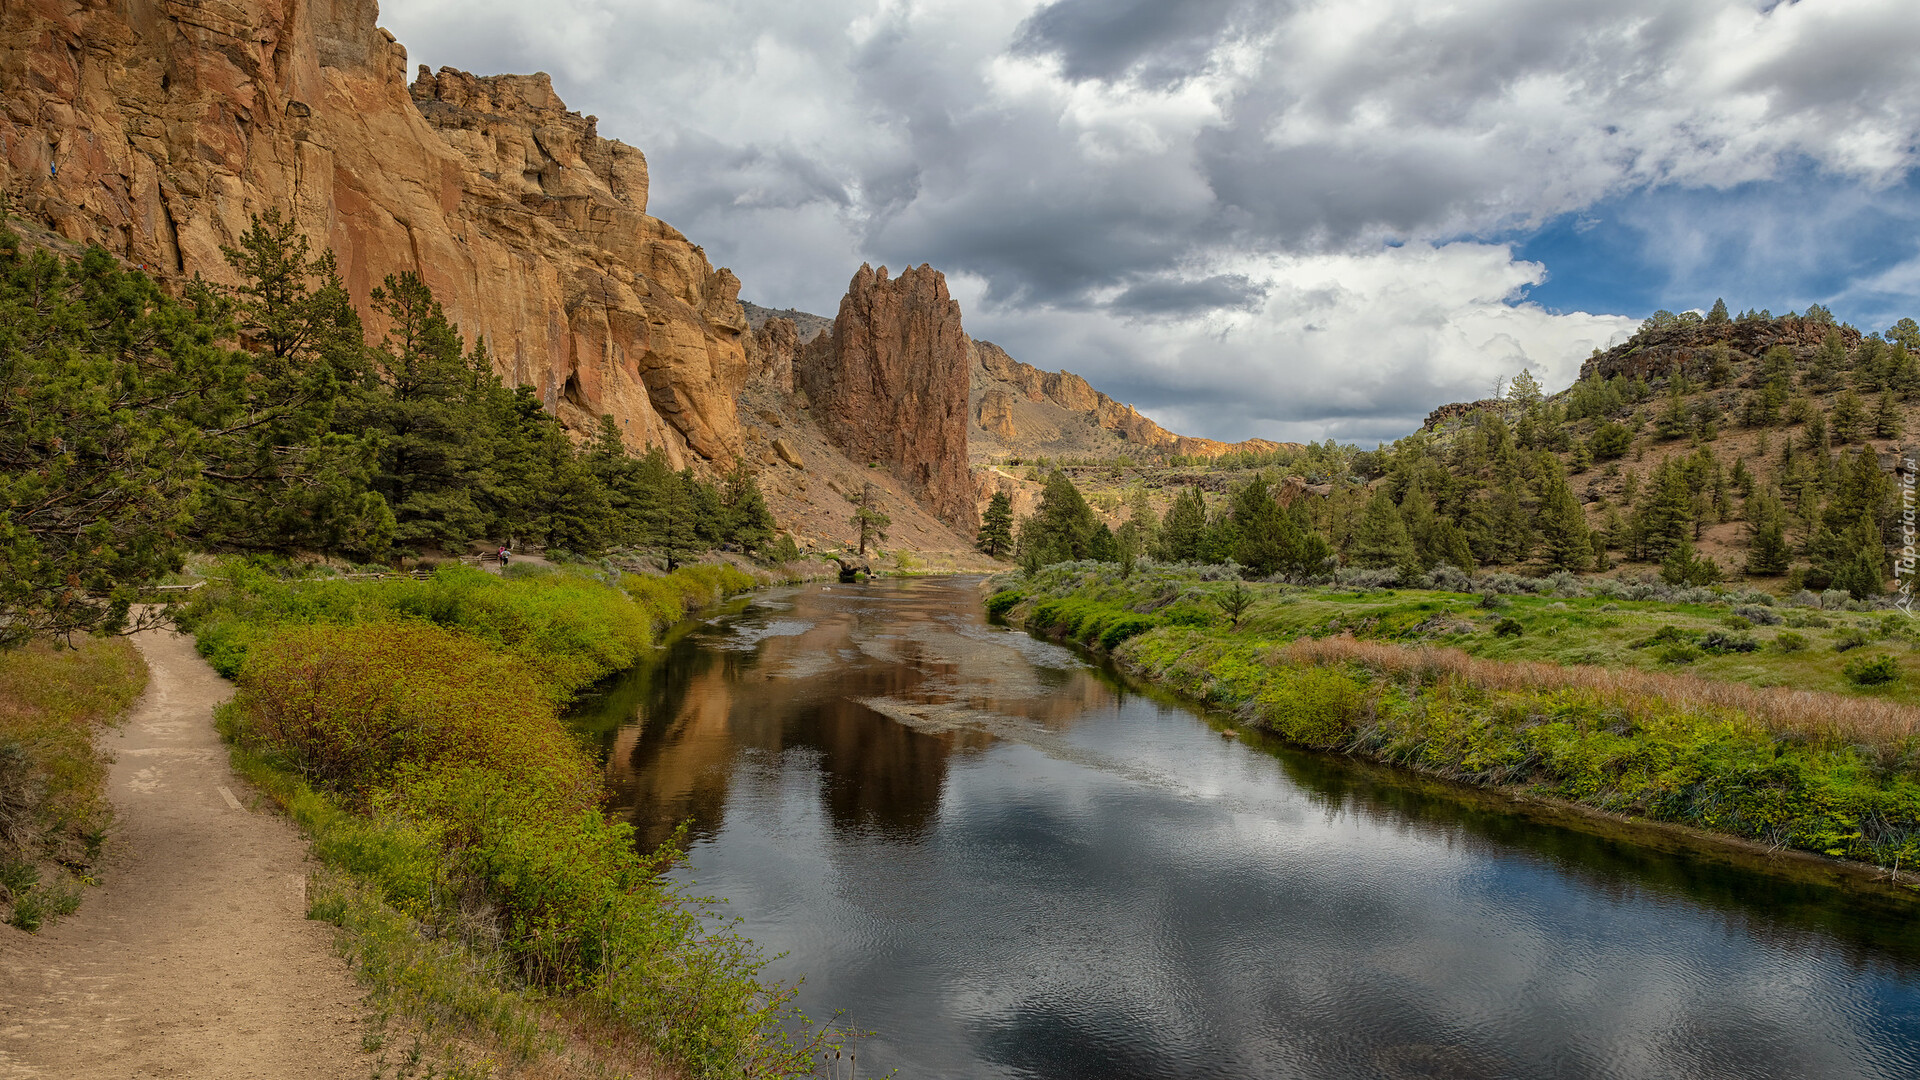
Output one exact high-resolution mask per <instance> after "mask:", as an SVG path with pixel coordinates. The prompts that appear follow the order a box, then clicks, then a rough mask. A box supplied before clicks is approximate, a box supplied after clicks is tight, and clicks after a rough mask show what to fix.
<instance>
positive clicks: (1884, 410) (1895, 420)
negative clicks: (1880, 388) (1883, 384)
mask: <svg viewBox="0 0 1920 1080" xmlns="http://www.w3.org/2000/svg"><path fill="white" fill-rule="evenodd" d="M1906 429H1907V425H1906V421H1905V419H1904V418H1903V417H1902V416H1901V415H1900V403H1899V401H1898V400H1897V399H1896V398H1895V397H1894V394H1893V391H1892V390H1888V391H1886V392H1884V393H1882V394H1881V395H1880V407H1879V408H1878V409H1876V410H1874V414H1873V434H1874V437H1875V438H1880V439H1897V438H1899V437H1900V436H1902V435H1904V434H1906Z"/></svg>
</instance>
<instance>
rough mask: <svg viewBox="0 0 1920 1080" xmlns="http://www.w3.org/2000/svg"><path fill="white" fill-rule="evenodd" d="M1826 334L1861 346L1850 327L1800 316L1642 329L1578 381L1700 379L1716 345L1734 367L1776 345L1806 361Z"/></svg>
mask: <svg viewBox="0 0 1920 1080" xmlns="http://www.w3.org/2000/svg"><path fill="white" fill-rule="evenodd" d="M1828 331H1838V332H1839V334H1840V340H1841V341H1842V343H1844V344H1845V345H1846V348H1847V351H1849V352H1851V351H1853V350H1854V349H1856V348H1858V347H1859V345H1860V331H1858V330H1855V329H1854V328H1853V327H1851V326H1835V325H1834V324H1832V323H1829V322H1824V321H1821V320H1818V319H1809V318H1807V317H1806V316H1804V315H1796V316H1792V317H1783V318H1778V319H1736V320H1734V321H1732V322H1723V323H1708V322H1694V323H1683V324H1680V325H1677V326H1670V327H1664V328H1657V329H1647V330H1642V331H1641V332H1640V333H1637V334H1635V335H1634V336H1633V337H1631V338H1628V339H1627V340H1626V341H1624V342H1621V343H1620V344H1618V345H1615V346H1614V347H1613V348H1611V349H1608V350H1607V351H1606V352H1603V353H1600V354H1598V355H1596V356H1593V357H1591V358H1589V359H1588V360H1587V362H1586V363H1584V364H1582V365H1580V377H1581V378H1583V379H1584V378H1586V377H1588V376H1589V375H1598V376H1599V377H1600V378H1602V379H1611V378H1613V377H1614V376H1615V375H1625V376H1626V377H1628V378H1629V379H1636V378H1641V379H1654V378H1659V377H1661V376H1663V375H1666V374H1668V373H1670V372H1672V371H1674V370H1676V369H1680V370H1686V371H1688V372H1689V373H1690V374H1704V373H1705V371H1706V365H1707V364H1708V363H1710V362H1711V361H1710V359H1709V354H1708V350H1709V349H1712V348H1713V347H1714V346H1715V345H1725V346H1727V348H1728V350H1729V358H1730V359H1731V360H1733V361H1734V362H1736V363H1738V362H1740V361H1742V360H1749V359H1754V358H1757V357H1759V356H1760V355H1761V354H1762V353H1764V352H1766V351H1768V350H1769V349H1772V348H1773V347H1775V346H1776V345H1783V346H1785V347H1786V348H1787V349H1788V350H1790V351H1791V352H1792V353H1793V356H1794V359H1795V360H1798V361H1806V360H1807V359H1809V358H1811V357H1812V356H1813V354H1814V351H1815V350H1816V349H1818V348H1819V347H1820V342H1821V341H1822V339H1824V338H1825V337H1826V336H1827V333H1828Z"/></svg>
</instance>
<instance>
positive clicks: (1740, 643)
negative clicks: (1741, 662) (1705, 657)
mask: <svg viewBox="0 0 1920 1080" xmlns="http://www.w3.org/2000/svg"><path fill="white" fill-rule="evenodd" d="M1700 649H1701V651H1703V652H1709V653H1750V652H1757V651H1759V649H1760V643H1759V642H1758V641H1755V640H1754V639H1753V635H1752V634H1736V633H1729V632H1727V631H1725V630H1709V631H1707V632H1706V633H1705V634H1702V635H1701V636H1700Z"/></svg>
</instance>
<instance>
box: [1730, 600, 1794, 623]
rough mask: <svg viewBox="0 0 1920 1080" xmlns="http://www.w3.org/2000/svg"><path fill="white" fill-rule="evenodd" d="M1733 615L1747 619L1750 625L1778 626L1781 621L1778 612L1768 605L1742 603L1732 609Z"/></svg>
mask: <svg viewBox="0 0 1920 1080" xmlns="http://www.w3.org/2000/svg"><path fill="white" fill-rule="evenodd" d="M1733 613H1734V615H1736V616H1738V617H1739V618H1742V619H1745V620H1747V623H1748V624H1749V625H1751V626H1778V625H1780V623H1781V622H1782V621H1784V620H1783V619H1782V618H1781V615H1780V613H1779V612H1777V611H1775V610H1773V609H1772V608H1770V607H1760V606H1758V605H1748V604H1743V605H1741V606H1739V607H1736V608H1734V609H1733Z"/></svg>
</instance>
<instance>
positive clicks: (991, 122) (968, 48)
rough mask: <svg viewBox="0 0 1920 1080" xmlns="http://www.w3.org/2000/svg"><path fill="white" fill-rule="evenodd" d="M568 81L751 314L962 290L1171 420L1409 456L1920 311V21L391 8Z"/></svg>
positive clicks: (1469, 2)
mask: <svg viewBox="0 0 1920 1080" xmlns="http://www.w3.org/2000/svg"><path fill="white" fill-rule="evenodd" d="M382 19H383V21H384V22H385V24H386V25H387V26H388V27H389V28H390V29H392V30H393V31H394V32H395V33H396V34H397V35H398V37H399V38H400V40H401V41H402V42H403V43H404V44H406V45H407V46H408V48H409V50H410V51H411V55H412V58H413V59H414V60H415V61H418V62H424V63H427V64H429V65H432V66H436V67H437V66H440V65H447V66H452V67H456V68H461V69H464V70H469V71H474V72H477V73H482V74H484V73H489V72H498V71H520V72H525V71H534V70H544V71H547V72H549V73H550V74H552V75H553V78H554V84H555V87H556V88H557V89H558V90H559V91H560V93H561V95H562V96H563V97H564V98H565V99H566V100H567V102H568V103H569V105H571V106H572V107H573V108H576V109H579V110H581V111H582V112H587V113H592V114H596V115H598V116H599V117H600V131H601V132H602V133H603V134H605V135H608V136H610V137H615V138H619V139H622V140H624V141H626V142H627V143H629V144H631V145H634V146H636V147H639V148H640V149H641V150H643V151H644V152H645V153H646V154H647V157H648V160H649V163H650V166H651V173H652V202H651V206H650V211H651V212H652V213H653V214H655V215H656V216H658V217H661V218H663V219H665V220H667V221H668V222H670V223H672V224H673V225H675V226H676V227H678V228H679V229H680V230H681V231H683V232H684V233H686V234H687V235H688V236H689V237H691V238H693V239H694V240H695V241H696V242H698V243H700V244H702V245H703V246H704V247H705V249H706V251H707V252H708V254H709V255H710V256H711V257H712V258H713V259H714V261H715V262H717V263H719V264H721V265H725V266H729V267H731V268H732V269H733V270H734V271H735V272H736V273H737V274H739V276H740V278H741V280H742V282H743V283H744V289H743V293H742V295H743V296H744V297H746V298H747V299H750V300H754V301H756V302H758V303H762V304H767V305H769V306H774V307H788V306H793V307H799V308H802V309H806V310H812V311H816V312H821V313H825V314H831V313H832V312H833V311H834V310H835V308H836V306H837V304H838V301H839V298H840V296H841V295H842V293H843V292H844V290H845V288H846V284H847V281H848V279H849V278H850V277H851V276H852V274H853V272H854V270H855V269H856V268H857V267H858V266H859V265H860V264H861V263H862V262H871V263H875V264H882V263H884V264H887V265H889V266H891V267H893V268H895V269H898V268H900V267H902V266H904V265H908V264H919V263H923V262H925V263H930V264H931V265H933V266H935V267H937V268H939V269H940V270H942V271H944V272H945V273H946V274H947V277H948V281H949V283H950V285H951V287H952V289H953V292H954V295H955V296H956V297H957V298H958V299H959V300H960V302H961V304H962V307H963V309H964V311H965V314H966V320H967V327H968V329H969V331H970V332H972V333H973V334H974V336H976V337H981V338H986V339H989V340H992V341H994V342H996V343H997V344H999V345H1001V346H1002V347H1004V348H1006V349H1007V350H1008V351H1009V352H1011V353H1012V354H1013V355H1014V356H1016V357H1019V358H1020V359H1022V360H1026V361H1027V362H1029V363H1033V364H1036V365H1039V366H1041V367H1043V368H1050V369H1058V368H1066V369H1069V370H1072V371H1076V372H1078V373H1080V374H1082V375H1084V376H1086V377H1087V378H1088V379H1089V380H1090V381H1092V382H1093V384H1094V385H1095V386H1097V387H1099V388H1101V389H1103V390H1105V391H1107V392H1108V393H1110V394H1113V395H1114V396H1115V397H1118V398H1120V399H1121V400H1124V401H1130V402H1132V403H1134V404H1136V405H1137V406H1139V407H1140V408H1141V409H1142V410H1143V411H1145V412H1146V413H1147V414H1148V415H1150V416H1152V417H1154V418H1155V419H1156V420H1159V421H1160V422H1161V423H1163V424H1166V425H1167V426H1169V427H1171V428H1173V429H1174V430H1177V431H1182V432H1186V433H1190V434H1196V435H1207V436H1212V437H1216V438H1223V439H1238V438H1244V437H1248V436H1255V435H1258V436H1264V437H1268V438H1281V439H1304V438H1313V439H1319V438H1324V437H1334V438H1338V439H1341V440H1354V441H1359V442H1371V441H1376V440H1382V439H1392V438H1395V437H1397V436H1399V435H1401V434H1404V433H1406V432H1407V431H1409V430H1412V429H1413V428H1414V427H1416V426H1418V424H1419V423H1420V421H1421V419H1422V418H1424V416H1425V415H1426V413H1427V412H1428V411H1429V410H1430V409H1432V408H1433V407H1435V406H1436V405H1439V404H1443V403H1445V402H1448V401H1455V400H1463V399H1471V398H1475V397H1479V396H1481V395H1483V394H1484V393H1485V392H1486V390H1487V388H1488V387H1490V386H1491V385H1492V384H1493V381H1494V380H1495V379H1496V378H1499V377H1502V376H1511V375H1512V374H1513V373H1514V372H1516V371H1518V370H1519V369H1520V368H1521V367H1527V368H1529V369H1531V370H1533V371H1534V372H1535V373H1536V375H1539V376H1541V377H1542V378H1543V380H1544V381H1545V382H1546V383H1547V384H1548V385H1549V386H1557V385H1564V384H1565V383H1567V382H1569V381H1571V380H1572V379H1573V378H1574V377H1575V376H1576V375H1577V373H1578V370H1579V364H1580V361H1581V360H1582V359H1584V358H1585V357H1586V356H1587V355H1588V354H1589V353H1590V352H1591V351H1592V349H1593V348H1595V347H1596V346H1604V345H1606V344H1608V343H1609V342H1611V341H1614V340H1618V339H1620V338H1621V337H1622V336H1624V335H1625V334H1627V333H1630V332H1631V330H1632V328H1633V327H1634V326H1636V325H1637V324H1638V322H1639V321H1640V320H1641V319H1642V318H1644V317H1645V316H1646V315H1647V314H1649V313H1650V312H1651V311H1653V310H1654V309H1656V308H1661V307H1667V308H1673V309H1676V310H1677V309H1681V308H1684V307H1686V306H1704V305H1708V304H1711V303H1712V302H1713V299H1714V297H1715V296H1724V297H1726V299H1727V302H1728V303H1729V304H1732V305H1734V306H1736V307H1740V308H1744V307H1749V306H1760V307H1766V308H1771V309H1772V310H1774V311H1776V312H1781V311H1785V310H1787V309H1789V308H1792V309H1801V308H1804V307H1805V306H1806V305H1807V304H1808V303H1812V302H1815V301H1818V302H1821V303H1825V304H1827V305H1828V306H1829V307H1831V308H1833V310H1834V311H1835V312H1836V313H1837V314H1838V315H1840V316H1841V317H1842V318H1845V319H1849V320H1852V321H1854V322H1856V323H1858V324H1859V325H1862V326H1863V327H1867V328H1870V329H1884V327H1885V326H1886V325H1887V324H1888V322H1890V321H1891V319H1893V318H1897V317H1899V316H1902V315H1906V314H1912V313H1915V312H1920V252H1917V251H1916V235H1917V234H1920V229H1916V224H1917V223H1920V195H1917V193H1916V183H1920V181H1916V168H1920V17H1916V13H1915V10H1914V0H1799V2H1797V3H1775V2H1773V0H1454V2H1451V3H1448V4H1433V3H1431V2H1430V0H1181V2H1179V3H1167V2H1165V0H1050V2H1043V0H809V2H808V3H806V4H794V3H791V2H790V0H544V2H543V3H541V4H539V5H528V4H525V3H523V2H521V0H388V2H387V3H386V4H384V5H383V8H382Z"/></svg>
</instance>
